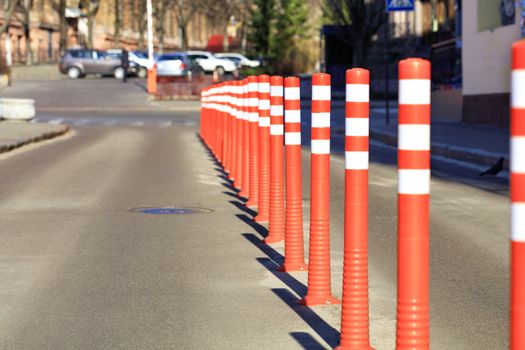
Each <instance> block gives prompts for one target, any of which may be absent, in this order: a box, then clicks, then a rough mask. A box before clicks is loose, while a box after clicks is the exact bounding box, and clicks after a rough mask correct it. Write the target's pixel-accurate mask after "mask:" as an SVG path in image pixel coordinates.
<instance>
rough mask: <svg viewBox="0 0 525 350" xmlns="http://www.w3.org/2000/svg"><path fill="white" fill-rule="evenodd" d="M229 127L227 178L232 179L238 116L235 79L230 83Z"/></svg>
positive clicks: (236, 146) (234, 166)
mask: <svg viewBox="0 0 525 350" xmlns="http://www.w3.org/2000/svg"><path fill="white" fill-rule="evenodd" d="M230 89H231V101H232V102H231V105H232V108H231V115H232V119H231V129H232V141H231V150H230V153H231V156H230V159H231V161H230V173H229V174H228V179H230V180H231V181H234V180H235V179H236V173H237V159H238V157H239V155H238V142H239V141H238V138H237V137H238V135H237V133H238V132H237V128H238V122H237V116H238V106H237V81H232V83H231V88H230Z"/></svg>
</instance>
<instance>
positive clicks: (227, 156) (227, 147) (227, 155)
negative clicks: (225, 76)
mask: <svg viewBox="0 0 525 350" xmlns="http://www.w3.org/2000/svg"><path fill="white" fill-rule="evenodd" d="M230 88H231V83H230V82H228V83H226V84H225V92H224V98H225V104H226V112H225V121H224V122H225V127H224V128H225V137H224V171H225V172H227V173H230V160H231V111H232V105H231V102H232V101H231V90H230Z"/></svg>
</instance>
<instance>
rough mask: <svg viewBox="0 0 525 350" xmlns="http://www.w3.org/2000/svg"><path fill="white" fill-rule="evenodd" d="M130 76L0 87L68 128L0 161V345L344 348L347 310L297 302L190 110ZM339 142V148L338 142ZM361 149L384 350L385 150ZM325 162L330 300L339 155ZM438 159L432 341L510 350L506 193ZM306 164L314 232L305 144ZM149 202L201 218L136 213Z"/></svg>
mask: <svg viewBox="0 0 525 350" xmlns="http://www.w3.org/2000/svg"><path fill="white" fill-rule="evenodd" d="M137 82H138V81H137V80H135V81H133V80H132V82H131V83H129V84H127V85H125V84H122V83H119V82H116V81H114V80H112V79H100V80H97V79H89V80H83V81H82V80H79V81H69V80H63V81H47V82H36V81H34V82H20V83H18V84H17V85H15V86H14V87H13V88H11V89H9V90H5V91H2V92H0V94H1V95H2V96H13V97H33V98H36V99H37V110H38V111H39V114H38V120H39V121H47V122H51V123H69V124H71V125H72V126H73V129H74V132H73V133H72V134H69V135H67V136H65V137H62V138H60V139H58V140H55V141H52V142H47V143H43V144H41V145H39V146H37V147H30V148H26V149H22V150H21V151H17V152H15V153H13V154H11V155H7V156H2V157H1V159H0V193H2V196H1V199H0V222H2V230H0V348H2V349H197V348H199V349H246V348H251V349H323V348H330V347H333V346H336V345H337V339H338V330H339V318H340V307H338V306H328V307H315V308H312V309H309V308H306V307H302V306H298V305H297V304H296V301H297V300H298V299H299V298H300V297H301V296H302V295H304V292H305V283H306V274H305V273H292V274H285V273H281V272H277V271H275V267H276V266H277V264H279V263H280V262H282V252H283V247H282V245H274V246H272V247H268V246H265V245H262V244H260V243H259V240H260V238H261V235H264V234H265V231H264V228H263V227H258V226H256V225H253V224H252V223H251V221H250V220H248V219H247V218H248V217H249V214H250V212H249V210H246V209H244V208H242V205H241V204H240V202H239V201H238V200H237V199H236V198H235V197H234V195H233V191H232V189H231V188H229V185H228V184H227V182H226V181H225V180H224V179H223V178H222V176H223V174H222V173H221V171H220V169H219V168H218V167H217V165H216V164H215V163H214V161H213V159H212V158H211V157H210V155H209V154H208V153H207V151H206V149H205V148H204V147H203V145H202V144H201V142H200V141H199V139H198V137H197V135H196V132H197V131H198V103H196V102H184V101H181V102H166V103H154V102H151V101H148V99H147V97H146V96H145V94H144V92H143V90H142V88H141V86H140V84H138V83H137ZM337 115H338V114H337V113H335V114H334V116H335V118H338V117H337ZM304 117H305V118H307V117H306V114H305V116H304ZM304 134H305V135H307V133H306V132H305V133H304ZM333 144H334V149H335V150H336V151H337V150H340V146H341V145H342V143H341V138H337V137H334V142H333ZM371 150H372V161H373V164H372V166H371V171H370V305H371V339H372V345H373V346H374V347H375V348H376V349H378V350H383V349H384V350H387V349H393V348H394V341H395V339H394V336H395V308H396V302H395V300H396V191H397V187H396V184H397V179H396V168H395V166H394V164H395V150H393V149H392V148H389V147H385V146H382V145H380V144H376V143H373V144H372V149H371ZM331 166H332V174H331V176H332V178H331V215H332V218H331V219H332V220H331V239H332V240H331V244H332V278H333V292H334V294H335V295H336V296H339V297H340V295H341V277H342V263H343V262H342V256H343V251H342V249H343V199H344V189H343V183H344V182H343V179H344V161H343V158H342V157H341V156H340V155H334V156H333V157H332V164H331ZM433 167H434V169H435V170H436V171H435V172H434V175H435V176H434V178H433V181H432V186H431V191H432V198H431V342H432V349H447V350H448V349H472V350H480V349H491V350H492V349H506V348H508V345H507V344H508V343H507V333H508V326H507V320H508V311H507V309H508V306H507V305H508V294H509V290H508V275H509V273H508V248H509V241H508V236H509V227H508V222H509V205H508V198H507V195H508V189H507V184H506V182H505V181H504V180H502V179H499V178H496V179H481V180H480V179H479V178H478V177H477V171H474V170H473V169H471V168H469V167H466V166H463V165H462V164H457V163H451V162H447V161H445V160H440V159H434V160H433ZM303 170H304V171H303V172H304V183H303V187H304V191H303V193H304V205H305V209H304V211H305V218H304V220H305V223H306V233H307V231H308V230H307V229H308V225H307V224H308V214H309V212H308V208H309V186H308V179H309V153H308V150H307V149H305V151H304V153H303ZM154 206H180V207H198V208H205V209H210V210H211V211H210V212H207V213H203V214H193V215H147V214H141V213H137V212H134V211H132V210H131V209H133V208H137V207H154ZM306 251H307V250H306Z"/></svg>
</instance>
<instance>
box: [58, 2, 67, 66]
mask: <svg viewBox="0 0 525 350" xmlns="http://www.w3.org/2000/svg"><path fill="white" fill-rule="evenodd" d="M58 18H59V21H60V22H59V23H60V24H59V27H60V39H59V43H58V49H59V52H60V55H61V56H62V55H63V54H65V53H66V50H67V22H66V0H60V3H59V5H58Z"/></svg>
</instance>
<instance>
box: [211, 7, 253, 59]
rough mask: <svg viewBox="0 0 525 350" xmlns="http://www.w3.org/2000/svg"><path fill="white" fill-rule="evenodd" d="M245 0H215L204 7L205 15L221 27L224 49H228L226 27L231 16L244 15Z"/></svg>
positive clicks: (237, 17) (238, 16)
mask: <svg viewBox="0 0 525 350" xmlns="http://www.w3.org/2000/svg"><path fill="white" fill-rule="evenodd" d="M245 7H246V6H245V1H243V0H215V1H212V2H210V3H209V4H207V5H206V7H205V8H204V10H205V13H206V17H207V18H208V19H209V20H210V22H211V23H212V24H213V25H215V26H217V27H219V28H222V32H223V38H224V41H223V46H224V51H228V50H229V45H230V42H229V38H228V27H229V25H230V24H232V23H231V20H232V19H233V18H236V19H237V20H238V19H239V18H240V17H241V16H242V15H244V13H243V12H244V9H245Z"/></svg>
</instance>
